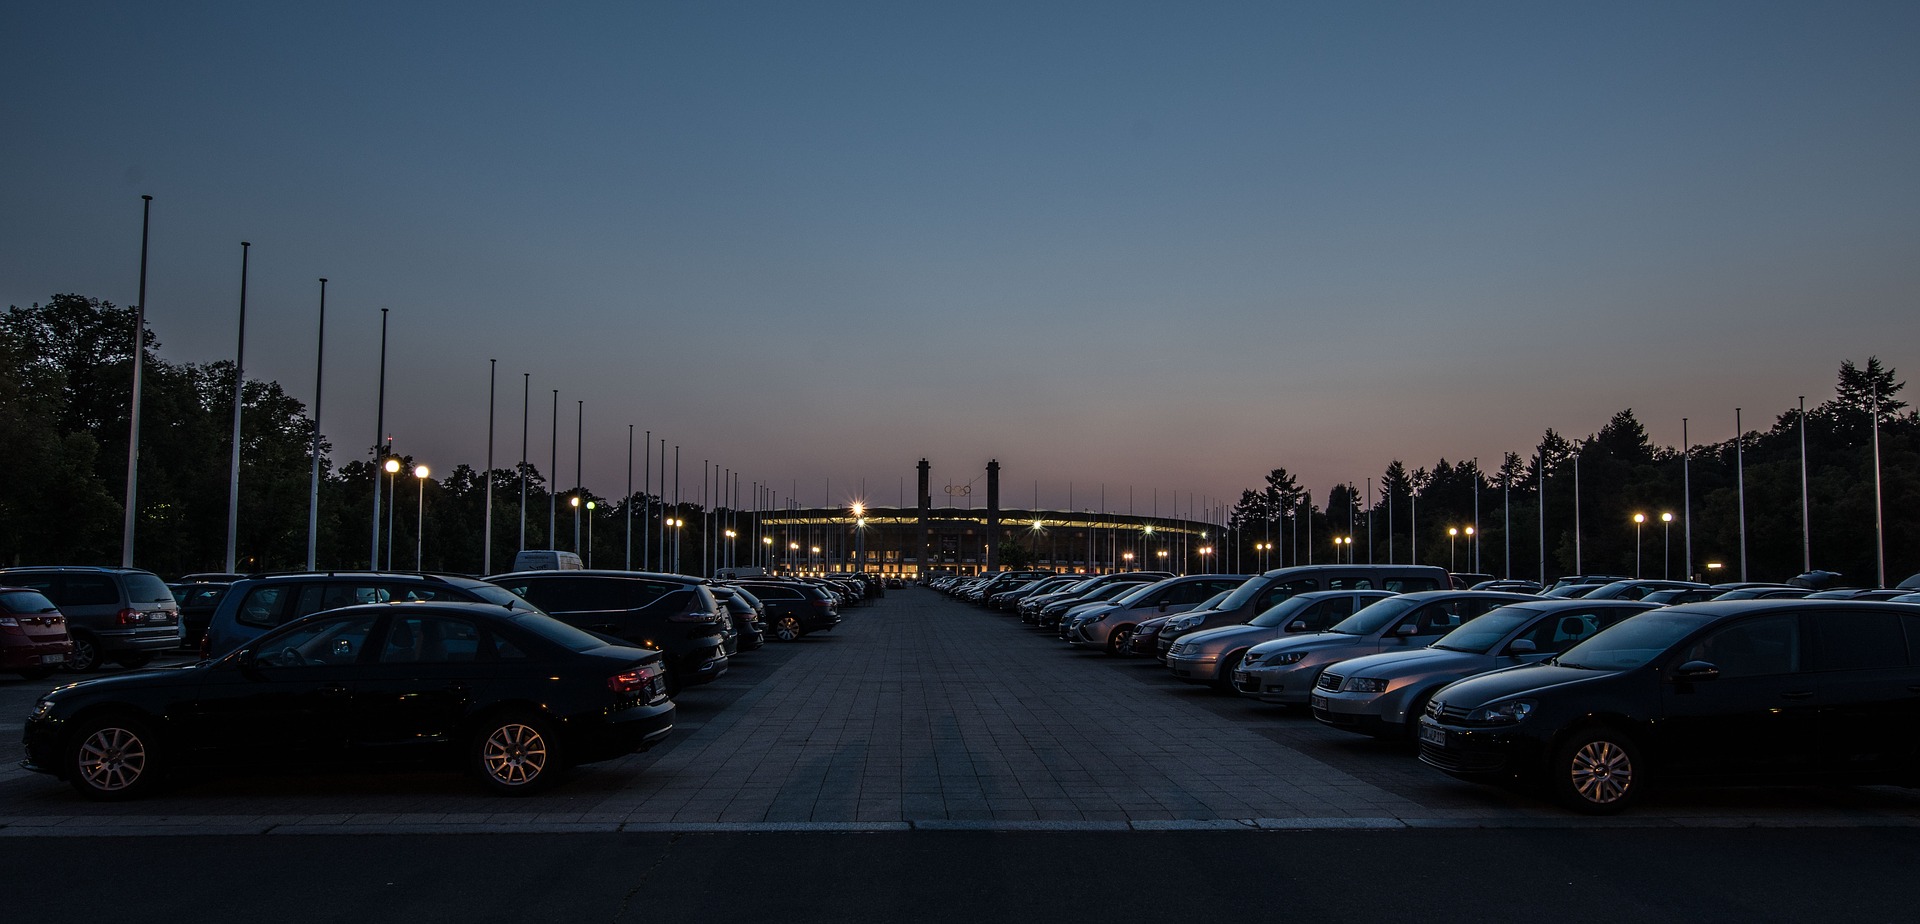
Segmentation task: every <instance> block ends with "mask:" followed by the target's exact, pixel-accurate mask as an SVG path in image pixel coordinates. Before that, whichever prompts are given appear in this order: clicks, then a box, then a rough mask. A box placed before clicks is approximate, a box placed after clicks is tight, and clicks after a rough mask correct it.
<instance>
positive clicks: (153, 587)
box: [127, 574, 174, 603]
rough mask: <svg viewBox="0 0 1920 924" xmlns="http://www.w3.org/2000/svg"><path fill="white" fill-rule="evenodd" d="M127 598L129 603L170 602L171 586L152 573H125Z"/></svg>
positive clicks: (172, 600)
mask: <svg viewBox="0 0 1920 924" xmlns="http://www.w3.org/2000/svg"><path fill="white" fill-rule="evenodd" d="M127 600H128V601H129V602H131V603H172V602H174V599H173V588H170V587H168V586H167V582H166V581H163V580H160V578H159V577H158V576H157V575H152V574H129V575H127Z"/></svg>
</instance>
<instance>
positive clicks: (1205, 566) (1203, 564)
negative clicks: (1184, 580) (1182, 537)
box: [1200, 545, 1213, 574]
mask: <svg viewBox="0 0 1920 924" xmlns="http://www.w3.org/2000/svg"><path fill="white" fill-rule="evenodd" d="M1212 555H1213V546H1210V545H1203V546H1201V547H1200V571H1201V573H1203V574H1212V573H1213V564H1212V562H1213V559H1212V558H1211V557H1210V556H1212Z"/></svg>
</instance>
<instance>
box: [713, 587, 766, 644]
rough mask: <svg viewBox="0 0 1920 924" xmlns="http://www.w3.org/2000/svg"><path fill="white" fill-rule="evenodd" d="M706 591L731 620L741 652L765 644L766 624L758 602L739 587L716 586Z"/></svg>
mask: <svg viewBox="0 0 1920 924" xmlns="http://www.w3.org/2000/svg"><path fill="white" fill-rule="evenodd" d="M707 589H708V590H709V591H711V592H712V593H713V598H714V599H715V600H718V601H719V602H720V605H721V606H723V607H726V609H727V615H729V616H731V617H732V618H733V628H734V631H735V632H736V633H737V634H738V635H739V639H740V641H739V647H740V649H741V650H742V651H752V650H754V649H756V648H760V647H762V646H764V645H766V644H767V624H766V622H765V621H764V620H763V618H762V616H763V614H762V610H763V609H764V608H765V607H764V606H763V605H762V604H761V603H760V601H758V600H755V599H753V597H752V596H751V595H750V594H748V593H747V592H746V590H745V588H741V587H728V586H726V585H724V584H716V585H713V586H711V587H709V588H707Z"/></svg>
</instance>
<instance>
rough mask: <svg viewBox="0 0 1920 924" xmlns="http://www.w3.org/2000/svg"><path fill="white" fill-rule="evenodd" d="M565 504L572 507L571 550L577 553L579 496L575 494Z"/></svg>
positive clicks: (578, 540)
mask: <svg viewBox="0 0 1920 924" xmlns="http://www.w3.org/2000/svg"><path fill="white" fill-rule="evenodd" d="M567 503H568V504H569V505H571V506H572V507H573V550H574V551H575V552H579V551H580V495H578V494H575V495H574V496H573V499H572V500H570V501H567Z"/></svg>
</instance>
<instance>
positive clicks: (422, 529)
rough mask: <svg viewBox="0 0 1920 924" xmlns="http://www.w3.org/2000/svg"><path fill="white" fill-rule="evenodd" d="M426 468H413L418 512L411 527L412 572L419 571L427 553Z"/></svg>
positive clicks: (417, 466) (420, 466) (422, 466)
mask: <svg viewBox="0 0 1920 924" xmlns="http://www.w3.org/2000/svg"><path fill="white" fill-rule="evenodd" d="M428 474H429V472H428V471H427V467H426V466H424V465H416V466H414V467H413V477H415V478H418V479H420V510H419V513H418V514H417V518H416V519H415V521H414V525H413V570H415V571H419V570H421V567H420V563H421V562H422V561H424V560H425V557H426V551H427V475H428Z"/></svg>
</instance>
